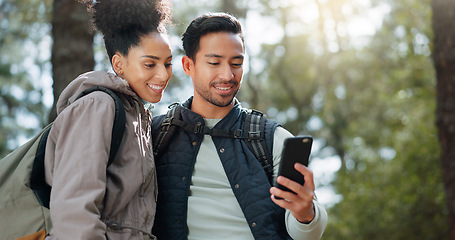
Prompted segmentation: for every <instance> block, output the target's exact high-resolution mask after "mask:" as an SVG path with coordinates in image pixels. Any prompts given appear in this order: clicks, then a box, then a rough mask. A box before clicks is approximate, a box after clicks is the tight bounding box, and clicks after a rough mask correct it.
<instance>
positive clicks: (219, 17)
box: [182, 13, 244, 60]
mask: <svg viewBox="0 0 455 240" xmlns="http://www.w3.org/2000/svg"><path fill="white" fill-rule="evenodd" d="M217 32H227V33H233V34H237V35H239V36H240V38H241V39H242V42H243V41H244V38H243V33H242V26H241V25H240V22H239V20H237V18H235V17H234V16H233V15H231V14H228V13H207V14H204V15H202V16H200V17H197V18H196V19H194V20H193V21H192V22H191V23H190V25H189V26H188V28H187V29H186V31H185V32H184V33H183V35H182V41H183V49H184V50H185V54H186V55H187V56H188V57H189V58H191V59H193V60H195V57H196V52H197V51H198V50H199V42H200V39H201V37H203V36H204V35H206V34H209V33H217Z"/></svg>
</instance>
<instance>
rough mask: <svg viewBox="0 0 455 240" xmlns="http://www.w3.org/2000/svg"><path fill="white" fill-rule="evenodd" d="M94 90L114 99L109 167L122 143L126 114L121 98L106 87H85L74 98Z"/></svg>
mask: <svg viewBox="0 0 455 240" xmlns="http://www.w3.org/2000/svg"><path fill="white" fill-rule="evenodd" d="M94 91H102V92H105V93H107V94H109V96H111V97H112V99H114V102H115V117H114V125H113V126H112V139H111V148H110V149H111V150H110V152H109V160H108V162H107V166H108V167H109V166H110V165H111V164H112V162H113V161H114V158H115V155H117V151H118V149H119V147H120V144H121V143H122V139H123V134H124V132H125V122H126V115H125V107H124V106H123V103H122V100H121V99H120V98H119V97H118V96H117V94H116V93H115V92H114V91H112V90H110V89H109V88H106V87H101V86H96V87H92V88H89V89H86V90H85V91H83V92H82V93H80V94H79V96H78V97H77V98H76V99H79V98H81V97H83V96H85V95H87V94H89V93H92V92H94Z"/></svg>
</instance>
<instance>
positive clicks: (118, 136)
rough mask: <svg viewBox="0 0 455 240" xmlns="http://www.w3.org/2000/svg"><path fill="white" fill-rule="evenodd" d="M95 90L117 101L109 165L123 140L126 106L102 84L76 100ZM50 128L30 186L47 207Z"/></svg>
mask: <svg viewBox="0 0 455 240" xmlns="http://www.w3.org/2000/svg"><path fill="white" fill-rule="evenodd" d="M94 91H103V92H105V93H107V94H109V95H110V96H111V97H112V98H113V99H114V102H115V118H114V125H113V127H112V139H111V148H110V149H111V150H110V152H109V160H108V162H107V166H108V167H109V166H110V165H111V164H112V161H113V160H114V158H115V155H116V154H117V151H118V149H119V147H120V144H121V142H122V138H123V133H124V132H125V122H126V116H125V108H124V106H123V103H122V101H121V100H120V98H119V97H118V96H117V94H115V93H114V92H113V91H112V90H110V89H108V88H105V87H100V86H97V87H93V88H89V89H86V90H85V91H83V92H82V93H81V94H79V95H78V97H77V98H76V100H77V99H79V98H81V97H83V96H85V95H87V94H89V93H92V92H94ZM50 129H51V127H50V126H49V128H47V130H46V131H45V132H44V133H43V136H42V137H41V139H40V142H39V145H38V149H37V151H36V155H35V160H34V162H33V168H32V173H31V176H30V188H31V189H33V191H34V192H35V194H36V196H37V198H38V201H39V202H40V204H41V205H42V206H44V207H46V208H49V201H50V192H51V186H49V185H48V184H47V183H46V181H45V177H44V154H45V151H46V143H47V138H48V136H49V132H50Z"/></svg>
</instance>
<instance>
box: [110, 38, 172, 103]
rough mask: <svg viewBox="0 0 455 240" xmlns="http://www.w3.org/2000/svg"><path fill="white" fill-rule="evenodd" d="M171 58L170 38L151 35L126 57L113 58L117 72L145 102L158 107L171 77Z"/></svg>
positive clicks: (115, 56) (117, 55) (133, 48)
mask: <svg viewBox="0 0 455 240" xmlns="http://www.w3.org/2000/svg"><path fill="white" fill-rule="evenodd" d="M171 61H172V54H171V48H170V45H169V39H168V36H167V35H165V34H161V33H157V32H154V33H150V34H149V35H146V36H144V37H142V38H141V40H140V42H139V44H138V46H133V47H131V49H130V50H129V53H128V55H127V56H124V55H121V54H119V53H117V54H115V55H114V57H113V58H112V62H113V66H114V70H115V72H116V73H117V74H118V75H119V76H120V77H121V78H123V79H125V80H126V81H127V82H128V83H129V85H130V87H131V88H132V89H133V90H134V91H135V92H136V94H137V95H138V96H139V97H140V98H142V99H143V100H145V101H147V102H151V103H156V102H159V101H160V100H161V97H162V95H163V92H164V89H165V88H166V86H167V83H168V82H169V79H170V78H171V76H172V64H171Z"/></svg>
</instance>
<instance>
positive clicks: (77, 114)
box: [45, 72, 158, 240]
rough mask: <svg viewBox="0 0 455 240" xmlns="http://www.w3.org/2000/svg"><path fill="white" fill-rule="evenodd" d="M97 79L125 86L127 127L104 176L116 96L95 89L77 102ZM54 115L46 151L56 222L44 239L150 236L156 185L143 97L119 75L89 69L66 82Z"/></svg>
mask: <svg viewBox="0 0 455 240" xmlns="http://www.w3.org/2000/svg"><path fill="white" fill-rule="evenodd" d="M93 86H104V87H107V88H110V89H112V90H114V91H117V92H119V93H121V94H118V95H119V96H120V98H121V99H122V102H123V104H124V106H125V113H126V126H125V133H124V136H123V140H122V143H121V145H120V148H119V150H118V153H117V155H116V157H115V159H114V161H113V163H112V165H110V166H109V168H108V169H107V176H106V166H107V161H108V156H109V148H110V143H111V135H112V125H113V121H114V110H115V105H114V100H113V99H112V98H111V97H110V96H109V95H107V94H106V93H104V92H100V91H97V92H93V93H90V94H89V95H87V96H85V97H82V98H81V99H79V100H77V101H75V102H74V103H73V101H74V99H75V98H76V97H77V95H79V93H81V92H82V91H83V90H85V89H87V88H90V87H93ZM57 114H58V116H57V118H56V120H55V122H54V124H53V127H52V130H51V132H50V134H49V139H48V141H47V148H46V157H45V173H46V181H47V183H48V184H49V185H51V186H52V191H51V201H50V213H51V219H52V223H53V228H52V230H51V232H50V235H49V236H48V237H47V238H46V239H84V240H87V239H122V240H123V239H149V238H150V237H151V236H149V235H147V233H150V232H151V229H152V225H153V221H154V218H155V207H156V196H157V191H158V190H157V183H156V174H155V163H154V160H153V154H152V139H151V136H150V127H151V124H150V122H151V116H150V113H149V112H148V111H147V110H145V109H144V106H143V103H142V101H141V100H140V99H139V97H138V96H137V95H136V94H135V93H134V92H133V91H132V90H131V88H130V87H128V86H127V85H126V84H125V81H124V80H122V79H120V78H119V77H117V76H115V75H113V74H110V73H106V72H89V73H85V74H82V75H80V76H79V77H78V78H76V79H75V80H74V81H73V82H71V83H70V84H69V85H68V87H66V88H65V90H64V91H63V92H62V94H61V96H60V98H59V100H58V103H57ZM152 238H153V237H152Z"/></svg>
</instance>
